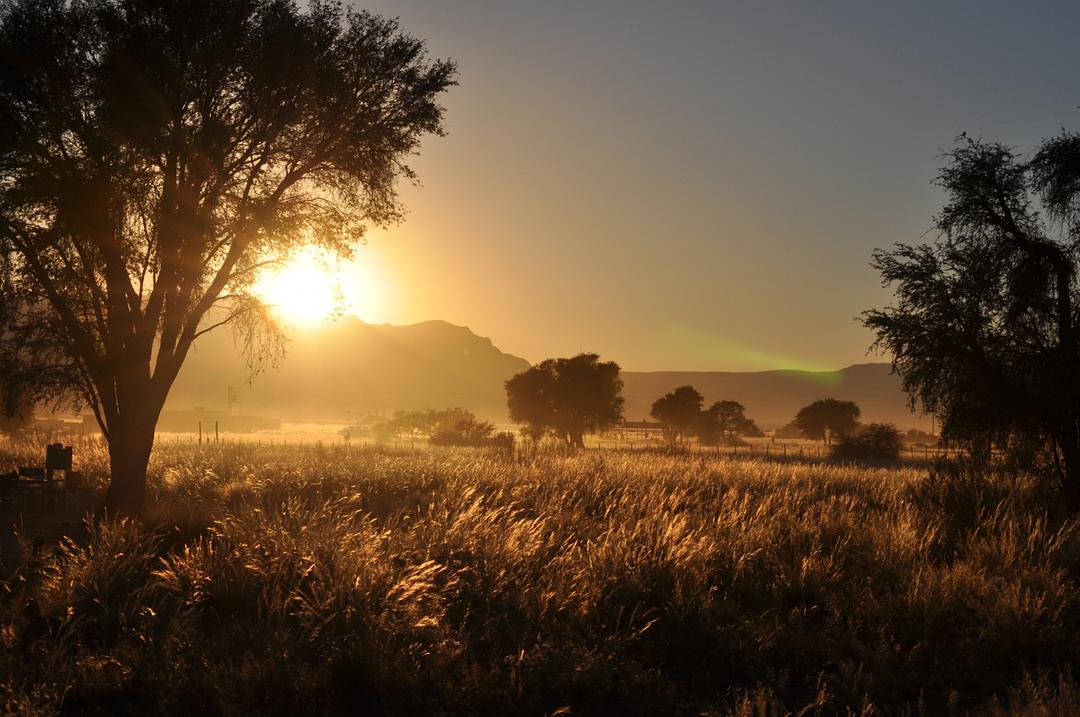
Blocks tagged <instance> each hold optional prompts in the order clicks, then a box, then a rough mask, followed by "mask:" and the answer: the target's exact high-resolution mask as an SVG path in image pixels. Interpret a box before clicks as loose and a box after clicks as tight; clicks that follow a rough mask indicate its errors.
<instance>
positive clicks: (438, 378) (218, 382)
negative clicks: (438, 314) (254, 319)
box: [168, 317, 529, 423]
mask: <svg viewBox="0 0 1080 717" xmlns="http://www.w3.org/2000/svg"><path fill="white" fill-rule="evenodd" d="M528 367H529V363H528V362H527V361H525V360H524V359H521V358H518V357H516V356H511V355H509V354H505V353H503V352H501V351H499V349H497V348H496V347H495V346H494V345H493V344H492V343H491V340H490V339H487V338H483V337H480V336H477V335H476V334H474V333H472V331H470V330H469V329H467V328H465V327H463V326H454V325H453V324H449V323H446V322H445V321H425V322H423V323H419V324H413V325H410V326H391V325H389V324H383V325H374V324H365V323H363V322H362V321H360V320H359V319H355V318H351V317H348V318H344V319H342V320H340V321H336V322H334V323H330V324H326V325H325V326H322V327H319V328H318V329H316V330H313V331H309V332H303V333H298V334H296V335H295V336H294V337H293V339H292V340H291V341H290V342H289V344H288V345H287V353H286V356H285V358H284V359H283V360H282V361H281V362H280V363H279V365H278V366H277V367H276V368H270V369H267V370H266V371H264V372H262V373H260V374H259V375H257V376H255V378H254V381H253V382H252V383H251V384H250V385H249V384H248V376H249V372H248V369H247V365H246V362H245V360H244V359H243V357H242V356H241V355H240V351H239V349H238V348H237V347H236V346H235V344H234V342H233V339H232V335H231V333H230V331H229V330H228V329H221V330H218V331H213V332H211V333H209V334H207V335H205V336H203V337H202V338H200V339H199V340H198V341H196V343H195V346H194V347H193V349H192V352H191V354H190V355H189V357H188V360H187V361H186V362H185V364H184V367H183V369H182V370H181V372H180V376H179V377H178V378H177V381H176V385H175V387H174V388H173V391H172V393H171V394H170V395H169V404H168V406H169V407H170V408H173V409H190V408H192V407H194V406H204V407H206V408H208V409H220V408H225V407H226V403H227V391H228V388H229V387H230V386H231V387H233V388H234V389H235V390H236V392H237V397H238V398H239V400H240V407H239V409H240V411H241V412H242V413H247V414H258V415H266V416H279V417H283V418H324V419H337V420H346V419H347V418H348V417H349V416H350V415H351V414H353V413H361V414H362V413H366V412H382V411H385V412H391V411H394V410H397V409H421V408H446V407H450V406H461V407H462V408H468V409H470V410H472V411H474V412H476V413H477V414H478V415H480V416H482V417H485V418H487V419H488V420H496V421H498V422H502V423H505V421H506V397H505V394H504V392H503V382H504V381H505V380H506V379H508V378H510V377H511V376H513V375H514V374H515V373H518V372H520V371H523V370H525V369H526V368H528Z"/></svg>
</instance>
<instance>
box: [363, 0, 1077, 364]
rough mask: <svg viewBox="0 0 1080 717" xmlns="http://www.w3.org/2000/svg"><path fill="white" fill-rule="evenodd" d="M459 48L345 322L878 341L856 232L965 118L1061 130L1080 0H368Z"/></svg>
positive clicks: (923, 233)
mask: <svg viewBox="0 0 1080 717" xmlns="http://www.w3.org/2000/svg"><path fill="white" fill-rule="evenodd" d="M357 7H363V8H365V9H368V10H371V11H373V12H376V13H379V14H383V15H388V16H393V17H398V18H400V20H401V24H402V27H403V28H404V29H405V31H407V32H408V33H409V34H412V35H415V36H418V37H421V38H424V39H425V40H426V41H427V43H428V47H429V50H430V53H431V54H432V55H433V56H436V57H449V58H452V59H453V60H455V61H456V62H457V63H458V65H459V72H460V77H459V80H460V85H459V86H458V87H454V88H453V89H452V90H451V91H450V92H449V93H448V94H447V96H446V97H445V107H446V127H447V130H448V132H449V134H448V136H446V137H443V138H429V139H428V140H427V141H425V143H424V145H423V147H422V150H421V154H420V156H418V157H416V158H414V161H413V162H412V166H413V167H414V169H416V170H417V172H418V173H419V176H420V184H419V185H418V186H403V187H402V188H401V197H402V200H403V202H404V204H405V206H406V209H407V211H408V214H407V217H406V219H405V221H403V222H402V223H400V224H397V225H395V226H392V227H390V228H388V229H376V230H373V231H372V232H370V234H369V238H368V242H367V245H366V246H364V247H362V248H361V249H360V250H359V252H358V257H357V265H356V268H355V274H354V275H351V276H352V277H353V279H352V280H354V281H355V282H356V284H357V293H358V295H359V296H360V297H362V299H363V300H362V301H361V302H360V305H359V306H358V309H357V313H358V315H359V316H360V317H361V318H362V319H364V320H365V321H369V322H375V323H384V322H385V323H394V324H407V323H415V322H419V321H425V320H429V319H443V320H446V321H449V322H452V323H455V324H462V325H466V326H469V327H470V328H472V329H473V330H474V331H475V332H476V333H478V334H480V335H482V336H488V337H490V338H491V339H492V340H493V341H494V343H495V345H496V346H498V347H499V348H501V349H502V350H504V351H506V352H509V353H513V354H516V355H518V356H522V357H524V358H526V359H528V360H529V361H533V362H535V361H540V360H542V359H544V358H547V357H550V356H564V355H571V354H574V353H578V352H580V351H592V352H596V353H599V354H600V355H601V357H602V358H604V359H605V360H615V361H617V362H618V363H619V364H620V365H621V366H622V368H624V369H626V370H638V371H647V370H732V371H743V370H764V369H775V368H795V369H812V370H824V369H836V368H841V367H844V366H847V365H850V364H852V363H861V362H866V361H871V360H883V359H882V358H881V357H878V356H875V355H873V354H868V353H867V351H868V349H869V345H870V343H871V342H872V339H873V337H872V335H871V334H870V333H869V332H868V331H867V330H866V329H865V328H863V327H862V326H861V325H860V324H859V322H858V320H857V317H858V315H859V314H860V312H862V311H863V310H866V309H869V308H873V307H880V306H883V305H885V304H886V303H888V301H889V299H890V292H889V291H888V290H886V289H883V288H882V287H881V284H880V280H879V277H878V276H877V275H876V273H875V272H874V271H873V270H872V269H871V268H870V267H869V261H870V256H871V252H872V251H873V250H874V248H875V247H888V246H891V245H893V244H894V243H896V242H909V243H911V242H920V241H928V240H932V239H933V238H934V235H933V234H927V232H928V230H929V229H930V228H931V218H932V216H933V214H934V213H935V211H936V210H937V209H938V208H939V207H940V206H941V204H942V200H943V197H942V195H941V194H940V192H939V190H937V189H936V188H935V187H934V186H932V184H931V179H932V178H933V177H934V176H935V174H936V172H937V169H938V168H939V166H940V164H941V159H940V155H941V152H942V151H943V150H944V149H946V148H948V147H949V146H951V145H952V142H953V139H954V138H955V137H956V136H957V135H959V134H960V133H961V132H967V134H968V135H969V136H983V137H985V138H987V139H993V140H999V141H1004V142H1007V143H1009V144H1012V145H1015V146H1017V147H1018V148H1019V149H1021V150H1024V151H1029V150H1032V149H1034V148H1035V147H1036V146H1037V144H1038V142H1039V141H1040V140H1041V139H1042V138H1045V137H1048V136H1052V135H1054V134H1056V133H1058V132H1060V131H1061V129H1062V128H1063V127H1064V128H1069V129H1075V130H1080V109H1078V108H1077V107H1078V105H1080V73H1078V72H1077V68H1080V42H1077V41H1076V28H1077V27H1078V26H1080V3H1076V2H1060V3H1037V2H1025V3H1019V2H1016V3H1004V2H950V3H940V2H903V3H899V2H813V3H809V2H784V3H780V2H768V1H760V2H758V1H755V2H743V3H726V2H670V3H661V2H646V1H639V0H625V1H623V2H615V1H593V2H583V1H582V2H570V1H565V2H563V1H549V2H523V1H520V2H510V1H504V2H497V1H495V0H491V1H488V2H481V1H480V0H460V1H451V0H396V1H393V2H391V1H390V0H373V1H372V2H367V3H364V4H362V5H359V4H358V5H357Z"/></svg>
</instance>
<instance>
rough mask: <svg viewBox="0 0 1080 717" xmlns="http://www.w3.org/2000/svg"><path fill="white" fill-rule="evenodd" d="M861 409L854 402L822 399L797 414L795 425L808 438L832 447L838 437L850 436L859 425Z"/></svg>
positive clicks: (804, 407)
mask: <svg viewBox="0 0 1080 717" xmlns="http://www.w3.org/2000/svg"><path fill="white" fill-rule="evenodd" d="M859 413H860V411H859V407H858V406H857V405H855V403H854V402H853V401H841V400H839V399H836V398H821V399H818V400H817V401H814V402H813V403H810V404H808V405H806V406H803V407H802V408H800V409H799V412H798V413H796V414H795V421H794V423H795V425H796V426H797V427H798V429H799V431H800V432H801V433H802V434H803V436H805V437H806V438H812V439H814V440H818V441H824V442H825V445H826V446H827V445H830V444H831V443H832V441H833V438H835V437H837V436H849V435H851V434H852V433H853V432H854V431H855V428H856V427H858V425H859Z"/></svg>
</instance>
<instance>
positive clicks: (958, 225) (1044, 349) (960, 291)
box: [864, 132, 1080, 510]
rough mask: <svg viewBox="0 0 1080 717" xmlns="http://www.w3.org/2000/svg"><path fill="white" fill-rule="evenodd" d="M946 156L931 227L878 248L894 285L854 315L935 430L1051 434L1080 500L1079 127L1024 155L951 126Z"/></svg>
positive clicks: (1024, 436) (1071, 491) (1068, 485)
mask: <svg viewBox="0 0 1080 717" xmlns="http://www.w3.org/2000/svg"><path fill="white" fill-rule="evenodd" d="M945 160H946V161H945V166H944V168H943V169H942V170H941V173H940V175H939V176H938V177H937V180H936V182H937V185H938V186H940V187H941V188H942V189H943V190H944V191H945V194H946V197H947V201H946V204H945V206H944V207H943V208H942V210H941V211H940V212H939V213H938V214H937V216H935V217H934V225H935V227H936V229H937V231H938V237H937V239H936V241H934V242H933V243H931V244H922V245H916V246H911V245H904V244H900V245H897V246H895V247H894V248H893V249H891V250H879V251H877V252H875V254H874V262H873V265H874V267H875V268H876V269H877V270H878V271H879V272H881V276H882V279H883V281H884V284H885V285H886V286H891V287H893V289H894V290H895V296H896V299H895V302H894V303H893V304H892V305H891V306H887V307H885V308H882V309H876V310H872V311H868V312H866V313H865V314H864V322H865V324H866V326H868V327H869V328H871V329H873V331H874V332H875V333H876V335H877V340H876V344H875V345H876V346H877V347H878V348H880V349H883V350H885V351H887V352H888V353H890V354H891V355H892V357H893V368H894V370H895V371H896V372H897V373H898V374H899V375H900V377H901V379H902V381H903V385H904V388H905V390H906V391H907V392H908V394H909V396H910V398H911V402H912V406H913V407H916V408H921V409H923V410H925V411H928V412H932V413H934V414H936V415H937V416H938V417H939V418H940V419H941V426H942V435H943V437H945V438H946V439H951V440H959V441H964V442H967V443H969V444H970V445H973V446H982V447H983V448H985V447H986V446H988V445H989V444H990V443H992V442H997V443H999V444H1006V443H1011V442H1015V441H1022V442H1026V443H1030V444H1034V445H1036V446H1047V447H1049V449H1050V450H1049V453H1050V457H1051V458H1052V459H1053V461H1054V462H1056V464H1057V465H1058V466H1059V475H1060V477H1061V480H1062V483H1063V486H1064V489H1065V495H1066V499H1067V501H1068V503H1069V505H1070V506H1071V507H1072V509H1073V510H1080V379H1078V370H1080V361H1078V357H1080V346H1078V338H1077V329H1076V316H1077V308H1078V307H1077V300H1078V295H1077V259H1078V256H1080V255H1078V249H1080V135H1078V134H1075V133H1071V132H1064V133H1062V134H1061V135H1059V136H1057V137H1054V138H1051V139H1048V140H1046V141H1045V142H1043V144H1042V145H1041V147H1040V148H1039V149H1038V151H1036V152H1035V153H1034V155H1032V156H1030V158H1025V157H1023V156H1022V155H1020V154H1018V153H1017V152H1016V151H1015V150H1014V149H1013V148H1011V147H1008V146H1006V145H1003V144H1000V143H995V142H986V141H982V140H975V139H970V138H967V137H962V138H960V139H959V140H958V142H957V144H956V146H955V147H954V148H953V149H952V151H950V152H948V153H947V154H946V155H945Z"/></svg>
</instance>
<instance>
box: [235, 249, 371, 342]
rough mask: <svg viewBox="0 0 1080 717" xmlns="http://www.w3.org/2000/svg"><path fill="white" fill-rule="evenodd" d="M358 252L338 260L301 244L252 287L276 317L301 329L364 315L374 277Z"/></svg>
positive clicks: (369, 310)
mask: <svg viewBox="0 0 1080 717" xmlns="http://www.w3.org/2000/svg"><path fill="white" fill-rule="evenodd" d="M362 258H363V257H357V258H356V259H354V260H352V261H338V260H336V259H335V258H334V257H333V256H329V255H327V254H326V253H324V252H320V251H318V249H313V248H306V249H301V251H298V252H296V253H294V254H293V255H291V256H288V257H287V258H285V259H284V260H283V261H281V262H280V263H279V265H278V266H275V267H274V268H273V269H270V270H267V271H265V272H262V274H261V275H259V278H258V280H257V281H256V282H255V285H254V286H253V287H252V288H253V292H254V293H255V295H256V296H257V297H258V298H259V299H260V300H261V301H262V302H264V303H266V305H267V306H268V307H269V308H270V311H271V312H272V313H273V315H274V317H275V319H276V320H278V321H280V322H281V323H283V324H285V325H288V326H291V327H294V328H306V327H313V326H315V325H319V324H322V323H325V322H327V321H330V320H334V319H337V317H339V316H342V315H347V314H352V315H355V316H364V317H367V316H369V315H370V314H372V313H373V312H374V311H376V310H377V303H378V301H377V294H378V292H377V288H378V282H376V281H375V279H374V274H373V271H372V269H370V267H369V266H366V265H365V263H364V262H363V261H361V259H362Z"/></svg>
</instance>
